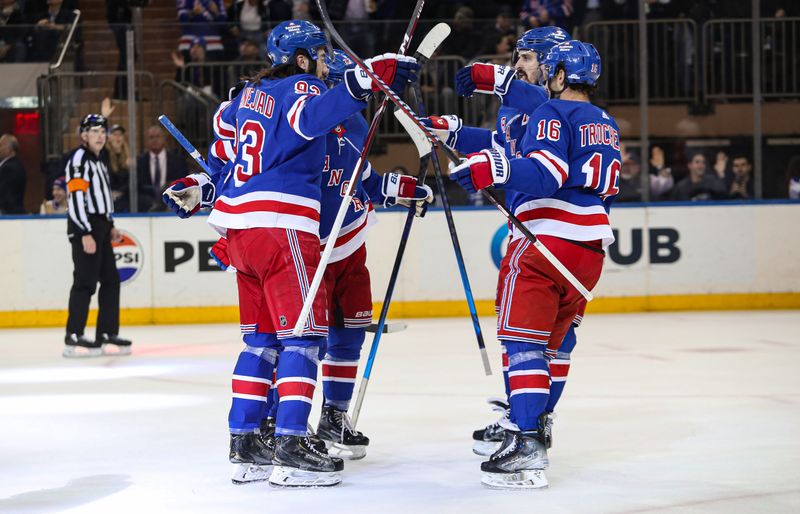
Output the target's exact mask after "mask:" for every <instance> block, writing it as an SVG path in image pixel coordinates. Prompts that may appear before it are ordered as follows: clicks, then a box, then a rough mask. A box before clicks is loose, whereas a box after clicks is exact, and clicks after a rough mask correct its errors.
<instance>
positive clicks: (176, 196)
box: [161, 173, 216, 218]
mask: <svg viewBox="0 0 800 514" xmlns="http://www.w3.org/2000/svg"><path fill="white" fill-rule="evenodd" d="M215 197H216V189H215V188H214V183H213V182H212V181H211V178H210V177H209V176H208V175H206V174H205V173H193V174H191V175H187V176H185V177H183V178H179V179H178V180H176V181H175V182H173V183H172V184H170V185H169V187H168V188H167V189H166V190H165V191H164V192H163V193H162V194H161V201H163V202H164V203H165V204H166V205H167V207H169V208H170V209H172V212H174V213H175V214H177V215H178V216H179V217H181V218H188V217H189V216H191V215H192V214H194V213H196V212H197V211H199V210H200V208H201V207H202V208H209V209H210V208H211V207H213V206H214V198H215Z"/></svg>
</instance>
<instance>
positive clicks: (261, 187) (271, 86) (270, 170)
mask: <svg viewBox="0 0 800 514" xmlns="http://www.w3.org/2000/svg"><path fill="white" fill-rule="evenodd" d="M364 107H366V103H365V102H361V101H357V100H355V99H353V97H352V96H350V94H349V93H348V92H347V89H346V86H345V85H344V84H341V85H339V86H336V87H334V88H332V89H330V90H328V89H327V88H326V86H325V84H324V83H323V82H322V81H321V80H319V79H318V78H316V77H314V76H312V75H308V74H302V75H293V76H291V77H288V78H283V79H272V80H269V79H264V80H261V81H260V82H259V83H258V84H254V83H250V84H248V85H247V86H245V87H244V88H243V89H242V90H241V91H240V92H239V94H238V95H237V96H236V97H235V98H233V99H231V100H230V101H228V102H224V103H223V104H222V105H221V106H220V107H219V109H218V110H217V112H216V113H215V115H214V123H213V125H214V132H215V136H216V138H215V141H214V142H213V143H212V145H211V147H210V150H209V154H210V159H209V161H210V162H211V163H212V167H213V168H215V170H214V173H213V175H214V176H213V177H212V178H213V180H214V183H215V184H216V185H217V195H218V196H217V200H216V203H215V204H214V210H213V211H212V212H211V215H210V216H209V220H208V221H209V223H210V224H211V225H212V226H214V227H215V228H217V230H218V231H220V232H221V233H223V234H224V233H225V229H227V228H235V229H245V228H251V227H277V228H289V229H295V230H301V231H305V232H310V233H313V234H315V235H319V221H320V214H319V212H320V196H321V194H320V181H321V177H322V169H323V166H324V164H325V155H326V138H325V137H322V136H326V135H327V134H328V132H330V131H331V130H332V129H333V128H334V127H336V126H337V125H338V124H339V123H340V122H342V121H343V120H345V119H347V118H348V117H350V116H351V115H352V114H354V113H356V112H358V111H360V110H361V109H363V108H364ZM219 163H225V164H224V165H223V166H221V167H219V166H218V165H219Z"/></svg>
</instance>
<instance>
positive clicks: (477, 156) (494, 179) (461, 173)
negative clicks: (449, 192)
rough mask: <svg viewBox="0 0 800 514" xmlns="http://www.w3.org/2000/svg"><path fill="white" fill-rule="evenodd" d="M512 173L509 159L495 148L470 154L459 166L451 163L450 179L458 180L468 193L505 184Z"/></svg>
mask: <svg viewBox="0 0 800 514" xmlns="http://www.w3.org/2000/svg"><path fill="white" fill-rule="evenodd" d="M510 174H511V166H510V164H509V162H508V159H506V156H505V155H503V154H502V153H500V152H499V151H497V150H495V149H494V148H489V149H487V150H481V151H480V152H477V153H471V154H468V155H467V158H466V159H463V160H462V161H461V164H459V165H458V166H453V165H452V164H451V165H450V180H454V181H456V182H458V184H459V185H460V186H461V187H463V188H464V189H465V190H466V191H467V192H468V193H475V192H477V191H480V190H481V189H485V188H487V187H489V186H492V185H497V184H505V183H506V182H507V181H508V177H509V175H510Z"/></svg>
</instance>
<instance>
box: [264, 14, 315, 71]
mask: <svg viewBox="0 0 800 514" xmlns="http://www.w3.org/2000/svg"><path fill="white" fill-rule="evenodd" d="M327 46H328V38H327V37H326V36H325V33H324V32H323V31H322V29H320V28H319V27H317V26H316V25H314V24H313V23H311V22H310V21H304V20H289V21H283V22H281V23H279V24H278V25H276V26H275V28H274V29H272V32H270V33H269V36H268V37H267V55H269V59H270V61H272V65H273V66H278V65H280V64H286V63H287V62H289V60H290V59H291V58H292V57H294V53H295V52H296V51H297V50H301V49H302V50H305V51H306V52H308V53H309V55H310V56H311V59H312V60H315V61H316V60H317V49H318V48H320V47H327ZM328 53H329V54H330V52H328Z"/></svg>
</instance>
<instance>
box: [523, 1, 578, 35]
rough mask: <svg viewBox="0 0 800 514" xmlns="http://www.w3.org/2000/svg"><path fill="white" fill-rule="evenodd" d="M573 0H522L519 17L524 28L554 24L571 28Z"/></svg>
mask: <svg viewBox="0 0 800 514" xmlns="http://www.w3.org/2000/svg"><path fill="white" fill-rule="evenodd" d="M573 2H574V0H524V1H523V2H522V9H521V10H520V13H519V17H520V21H522V25H523V27H525V30H528V29H535V28H536V27H544V26H547V25H556V26H558V27H563V28H565V29H567V30H571V29H572V27H570V24H571V22H570V20H571V19H572V15H573V13H574V11H575V9H574V7H573V5H572V4H573Z"/></svg>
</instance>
